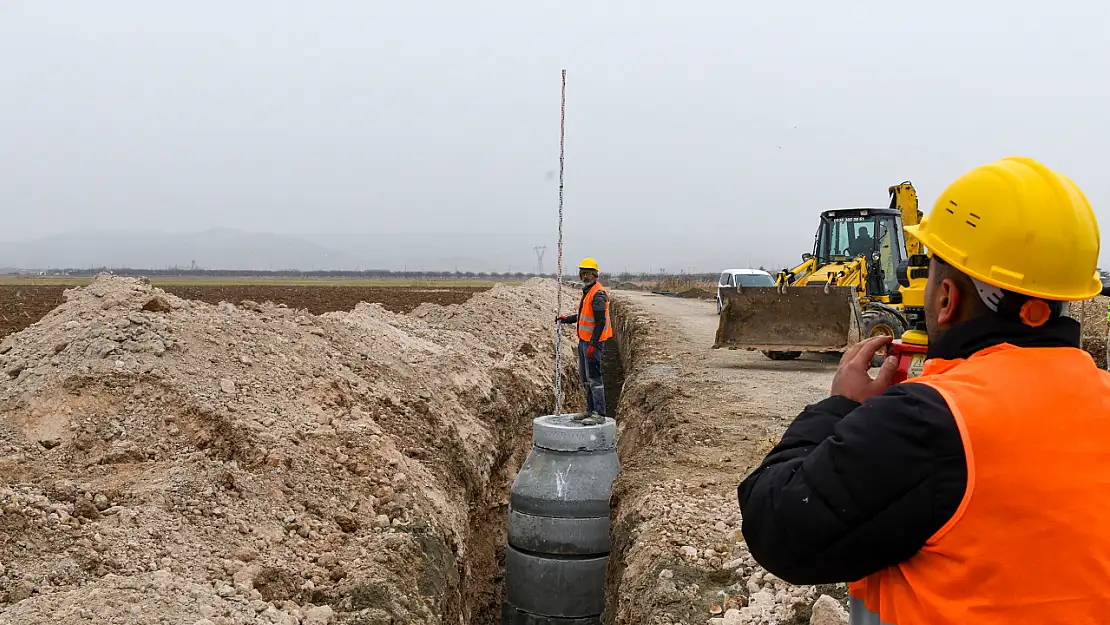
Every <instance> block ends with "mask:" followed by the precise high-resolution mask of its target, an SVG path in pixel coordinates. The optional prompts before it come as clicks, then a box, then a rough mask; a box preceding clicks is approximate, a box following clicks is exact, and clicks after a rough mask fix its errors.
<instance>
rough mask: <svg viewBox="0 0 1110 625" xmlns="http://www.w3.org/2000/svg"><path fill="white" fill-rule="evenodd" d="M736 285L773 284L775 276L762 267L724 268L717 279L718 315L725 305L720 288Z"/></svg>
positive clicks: (732, 287) (733, 287)
mask: <svg viewBox="0 0 1110 625" xmlns="http://www.w3.org/2000/svg"><path fill="white" fill-rule="evenodd" d="M737 286H775V278H774V277H773V276H771V274H769V273H767V272H766V271H763V270H762V269H725V270H724V271H723V272H722V273H721V279H720V280H718V281H717V314H718V315H719V314H721V309H723V308H724V307H725V304H724V301H723V300H722V299H721V289H730V288H731V289H735V288H736V287H737Z"/></svg>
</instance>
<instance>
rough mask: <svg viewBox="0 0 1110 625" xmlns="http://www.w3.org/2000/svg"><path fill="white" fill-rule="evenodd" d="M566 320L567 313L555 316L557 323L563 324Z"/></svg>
mask: <svg viewBox="0 0 1110 625" xmlns="http://www.w3.org/2000/svg"><path fill="white" fill-rule="evenodd" d="M566 322H567V316H566V315H560V316H558V317H555V323H559V324H563V323H566Z"/></svg>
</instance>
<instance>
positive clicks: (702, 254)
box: [0, 226, 808, 274]
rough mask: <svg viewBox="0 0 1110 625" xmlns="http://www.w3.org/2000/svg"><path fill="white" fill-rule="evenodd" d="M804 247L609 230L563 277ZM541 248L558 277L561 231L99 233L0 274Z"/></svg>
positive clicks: (501, 265)
mask: <svg viewBox="0 0 1110 625" xmlns="http://www.w3.org/2000/svg"><path fill="white" fill-rule="evenodd" d="M652 228H653V230H655V229H656V227H654V226H653V227H652ZM796 239H797V237H792V236H790V235H789V233H785V232H774V233H770V234H765V235H761V236H755V235H754V234H751V233H744V232H737V231H734V230H732V229H728V228H722V229H714V230H710V231H674V230H673V228H671V227H670V226H660V227H658V228H657V231H651V232H638V233H637V232H630V231H627V230H625V231H609V230H604V229H591V230H589V231H588V232H586V233H581V232H579V233H570V232H568V233H567V234H566V238H565V241H566V248H565V250H564V259H563V270H564V272H565V273H567V274H573V273H574V271H575V270H574V268H575V266H576V263H577V262H578V261H579V260H580V259H581V258H582V257H584V256H592V257H596V258H597V259H598V261H599V262H600V263H601V264H602V269H603V271H607V272H608V271H612V272H616V273H620V272H634V273H652V274H654V273H660V272H662V271H666V272H667V273H675V274H677V273H681V272H687V273H698V272H715V271H720V270H721V269H722V268H725V267H753V268H756V267H760V266H761V265H762V266H765V268H767V269H777V268H780V267H782V266H784V265H786V264H789V263H797V262H798V260H799V259H798V257H797V256H800V255H801V252H802V251H808V248H807V247H806V244H807V243H808V241H797V240H796ZM799 243H801V244H802V245H801V247H798V253H797V256H796V255H795V254H793V253H790V254H785V255H784V254H783V253H782V250H792V249H793V248H794V247H797V246H798V244H799ZM535 246H547V252H546V254H545V255H544V262H543V271H544V273H554V272H555V267H556V258H557V251H556V236H555V233H554V232H544V233H537V232H515V233H421V234H414V233H380V234H349V233H336V234H303V235H296V236H293V235H282V234H269V233H260V232H246V231H241V230H230V229H223V228H221V229H213V230H205V231H203V232H195V233H187V234H173V233H162V232H139V231H126V230H113V231H95V232H81V233H70V234H59V235H53V236H47V237H42V238H38V239H30V240H23V241H11V242H0V267H14V268H17V269H23V270H33V271H41V270H49V269H89V268H98V267H108V268H124V267H129V268H134V269H166V268H171V267H180V268H190V267H192V265H193V263H194V262H195V263H196V267H197V268H198V269H230V270H272V271H280V270H302V271H311V270H348V271H349V270H367V269H382V270H391V271H406V270H407V271H456V270H457V271H474V272H482V271H490V272H493V271H496V272H502V273H503V272H526V273H531V272H533V271H535V270H536V254H535V252H534V250H533V248H534V247H535ZM803 248H804V249H803ZM769 250H770V251H769Z"/></svg>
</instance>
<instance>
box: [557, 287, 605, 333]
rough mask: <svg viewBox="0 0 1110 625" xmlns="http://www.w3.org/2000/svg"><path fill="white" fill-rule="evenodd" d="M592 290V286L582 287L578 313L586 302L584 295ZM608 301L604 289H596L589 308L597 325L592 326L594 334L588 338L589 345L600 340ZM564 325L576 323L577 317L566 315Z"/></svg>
mask: <svg viewBox="0 0 1110 625" xmlns="http://www.w3.org/2000/svg"><path fill="white" fill-rule="evenodd" d="M592 288H594V285H592V284H588V285H587V284H584V285H582V299H580V300H578V312H580V313H581V312H582V304H583V303H584V302H585V301H586V294H587V293H589V292H590V289H592ZM606 301H608V296H607V295H606V294H605V290H604V289H598V291H597V293H596V294H595V295H594V299H593V305H592V306H591V308H592V309H593V312H594V319H596V320H597V323H595V324H594V333H593V336H592V337H591V338H590V343H591V344H593V345H597V344H598V342H599V341H600V340H601V332H602V330H604V329H605V303H606ZM565 323H578V315H568V316H567V319H566V322H565Z"/></svg>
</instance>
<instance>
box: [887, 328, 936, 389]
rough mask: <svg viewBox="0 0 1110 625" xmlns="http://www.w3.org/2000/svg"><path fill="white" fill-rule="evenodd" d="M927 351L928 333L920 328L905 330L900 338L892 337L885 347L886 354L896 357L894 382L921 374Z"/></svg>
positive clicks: (903, 380)
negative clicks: (891, 340) (888, 344)
mask: <svg viewBox="0 0 1110 625" xmlns="http://www.w3.org/2000/svg"><path fill="white" fill-rule="evenodd" d="M928 351H929V335H928V334H926V333H925V332H924V331H922V330H906V331H905V332H903V333H902V338H900V339H894V341H893V342H892V343H891V344H890V347H888V348H887V354H888V355H890V356H894V357H895V358H897V359H898V369H897V371H895V373H894V384H898V383H899V382H905V381H906V380H908V379H909V378H916V377H917V376H919V375H921V369H922V367H924V366H925V354H926V352H928Z"/></svg>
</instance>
